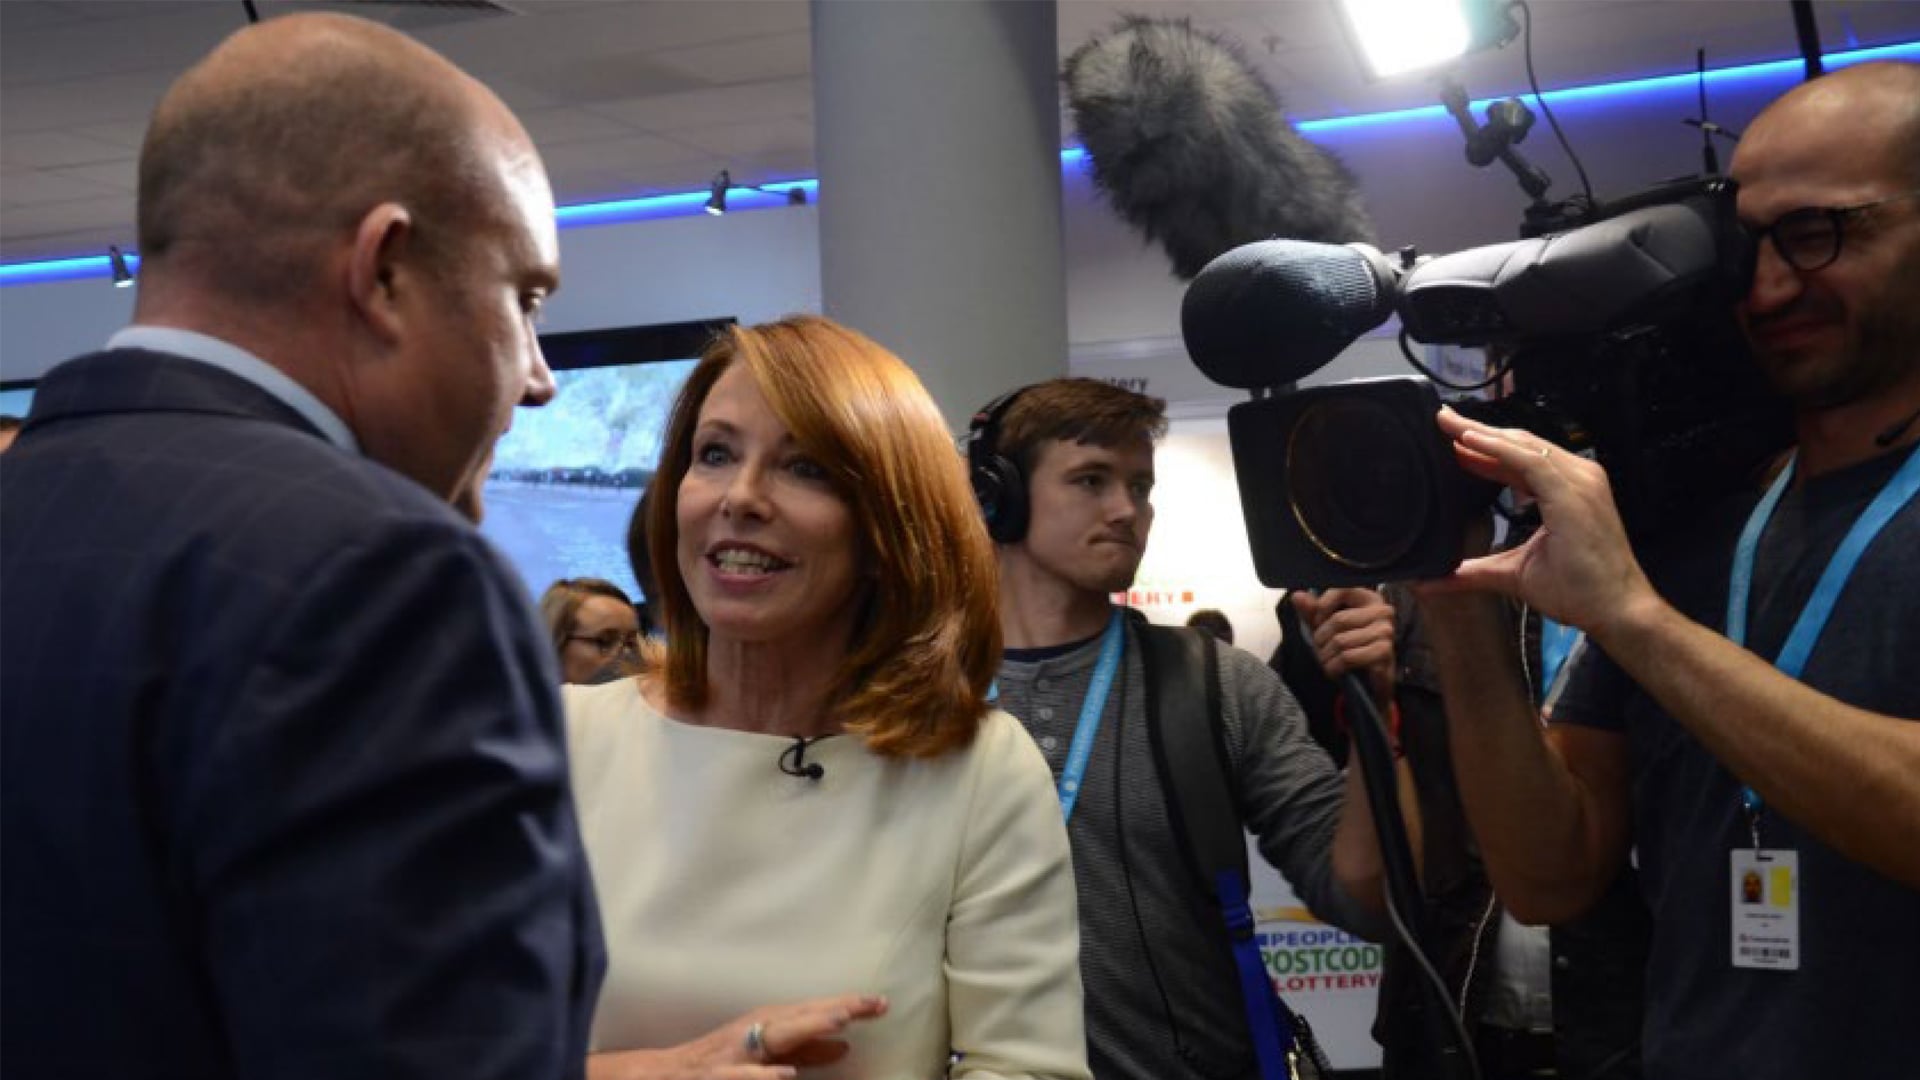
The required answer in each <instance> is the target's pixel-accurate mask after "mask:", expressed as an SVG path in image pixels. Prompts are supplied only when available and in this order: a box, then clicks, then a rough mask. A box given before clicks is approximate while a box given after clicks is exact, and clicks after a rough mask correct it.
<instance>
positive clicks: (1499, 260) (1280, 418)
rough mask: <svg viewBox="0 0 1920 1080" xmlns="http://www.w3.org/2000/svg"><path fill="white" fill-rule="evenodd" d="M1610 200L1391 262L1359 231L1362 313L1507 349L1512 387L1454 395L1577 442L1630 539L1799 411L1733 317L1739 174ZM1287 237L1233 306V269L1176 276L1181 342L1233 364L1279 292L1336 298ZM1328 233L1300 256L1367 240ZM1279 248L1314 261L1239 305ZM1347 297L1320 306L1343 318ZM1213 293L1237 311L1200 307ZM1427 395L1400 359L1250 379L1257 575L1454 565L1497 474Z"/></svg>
mask: <svg viewBox="0 0 1920 1080" xmlns="http://www.w3.org/2000/svg"><path fill="white" fill-rule="evenodd" d="M1609 215H1610V216H1609V217H1608V218H1606V219H1604V220H1602V221H1600V222H1597V223H1595V224H1593V225H1588V226H1583V227H1581V228H1579V229H1575V230H1572V231H1570V232H1567V233H1562V234H1557V235H1554V236H1547V237H1541V238H1536V239H1533V240H1526V241H1520V242H1518V243H1513V244H1502V245H1495V246H1492V247H1487V248H1477V249H1472V250H1470V251H1465V252H1460V253H1456V254H1453V255H1447V256H1441V257H1439V258H1434V259H1429V260H1415V259H1414V258H1412V257H1411V256H1406V255H1403V256H1402V257H1401V260H1400V263H1399V265H1398V266H1395V265H1393V264H1392V263H1390V262H1388V261H1387V260H1386V259H1384V258H1383V257H1380V256H1378V255H1377V254H1374V253H1370V252H1369V253H1365V256H1364V257H1365V260H1366V263H1367V266H1368V267H1369V269H1370V272H1371V274H1372V276H1373V279H1374V281H1375V284H1376V285H1377V287H1378V290H1379V295H1377V296H1374V297H1370V298H1367V299H1366V301H1365V302H1366V303H1367V304H1368V305H1371V306H1370V307H1368V308H1367V311H1368V312H1369V314H1368V315H1367V316H1366V317H1367V318H1373V315H1372V314H1371V312H1373V311H1376V310H1387V309H1389V308H1390V310H1391V311H1393V312H1395V313H1397V314H1399V316H1400V318H1401V322H1402V325H1403V327H1404V330H1405V333H1406V335H1407V336H1408V337H1410V338H1412V339H1414V340H1417V341H1423V342H1429V343H1446V344H1458V345H1467V346H1484V347H1487V348H1488V349H1489V351H1490V352H1491V353H1492V354H1495V355H1499V356H1501V357H1503V362H1502V364H1501V365H1500V366H1501V368H1502V369H1503V371H1504V373H1505V374H1507V375H1508V376H1510V379H1511V387H1510V389H1509V390H1508V392H1506V393H1505V394H1503V395H1502V396H1500V397H1498V398H1496V399H1494V400H1490V401H1480V400H1468V401H1460V402H1455V403H1453V408H1455V409H1456V410H1457V411H1459V412H1461V413H1463V414H1466V415H1469V416H1472V417H1474V418H1475V419H1479V420H1483V421H1485V422H1487V423H1490V424H1494V425H1497V426H1501V427H1519V428H1525V429H1527V430H1529V431H1532V432H1534V433H1535V434H1538V435H1540V436H1542V437H1544V438H1546V439H1548V440H1550V441H1552V442H1554V443H1556V444H1558V445H1561V446H1564V447H1567V448H1568V449H1570V450H1572V451H1575V452H1580V453H1591V454H1592V455H1593V456H1594V457H1595V458H1596V459H1597V460H1598V461H1599V462H1600V464H1601V465H1602V466H1603V467H1605V468H1606V470H1607V474H1608V478H1609V481H1610V483H1611V484H1612V486H1613V489H1614V495H1615V501H1616V504H1617V505H1618V507H1619V509H1620V512H1621V517H1622V519H1623V522H1624V523H1625V525H1626V527H1627V530H1628V534H1629V536H1630V538H1632V539H1633V540H1634V541H1635V543H1642V542H1644V541H1646V540H1647V539H1648V538H1650V537H1652V536H1654V535H1656V534H1657V533H1658V532H1659V531H1660V530H1661V529H1662V528H1664V527H1666V526H1668V525H1670V524H1676V523H1683V522H1685V521H1686V520H1687V516H1688V515H1689V514H1690V513H1691V512H1692V511H1694V510H1695V509H1697V508H1698V507H1699V506H1701V505H1703V504H1704V500H1708V499H1711V498H1713V497H1715V496H1717V495H1719V494H1723V493H1725V492H1728V491H1731V490H1732V489H1734V488H1735V487H1737V486H1739V485H1741V484H1744V483H1747V482H1749V480H1750V478H1751V477H1752V476H1753V475H1754V474H1755V472H1757V471H1758V469H1759V468H1760V467H1762V466H1763V465H1764V464H1765V463H1766V461H1767V460H1769V459H1770V458H1771V457H1772V456H1773V455H1774V454H1776V453H1777V452H1778V451H1779V450H1781V449H1782V448H1784V447H1785V446H1786V445H1787V444H1788V443H1789V442H1790V440H1791V427H1790V424H1789V418H1788V411H1787V407H1786V404H1785V403H1784V402H1783V401H1780V400H1779V399H1777V398H1776V397H1775V396H1774V395H1772V394H1771V393H1770V391H1769V390H1768V389H1767V387H1766V386H1765V384H1764V382H1763V380H1762V378H1761V375H1760V373H1759V371H1758V369H1757V367H1756V366H1755V365H1754V363H1753V362H1752V360H1751V357H1750V356H1749V354H1748V351H1747V348H1746V345H1745V342H1744V341H1743V339H1742V337H1741V335H1740V333H1739V331H1738V328H1737V326H1736V325H1735V323H1734V320H1733V314H1732V309H1733V304H1734V302H1735V301H1736V300H1737V298H1738V297H1739V296H1740V295H1741V294H1742V293H1743V291H1744V290H1745V288H1746V286H1747V283H1748V282H1749V281H1750V280H1751V274H1752V253H1753V248H1752V241H1751V239H1750V238H1749V237H1748V236H1747V235H1746V233H1745V232H1744V230H1741V229H1740V228H1739V226H1738V223H1737V222H1736V221H1735V220H1734V216H1733V198H1732V190H1731V186H1730V185H1728V184H1725V183H1724V182H1719V181H1709V182H1701V181H1693V182H1689V183H1685V184H1679V185H1671V186H1668V187H1665V188H1660V189H1656V190H1655V191H1653V192H1650V193H1647V194H1645V195H1642V196H1638V197H1636V198H1634V199H1631V200H1627V201H1623V202H1621V203H1618V204H1615V205H1614V206H1613V207H1612V208H1610V210H1609ZM1291 243H1292V242H1286V241H1273V242H1268V245H1267V246H1266V249H1265V250H1264V251H1263V252H1260V253H1257V254H1260V256H1261V258H1262V259H1264V261H1265V263H1266V266H1265V267H1264V268H1263V269H1262V270H1261V271H1260V273H1259V276H1258V278H1257V280H1256V279H1255V277H1254V275H1251V274H1248V273H1247V272H1245V271H1240V272H1239V279H1238V280H1240V282H1241V283H1242V284H1245V283H1247V282H1250V281H1251V282H1253V283H1254V287H1252V288H1243V289H1242V290H1240V293H1239V295H1238V296H1236V298H1235V302H1234V306H1232V307H1228V306H1224V305H1222V304H1221V303H1220V302H1219V301H1218V299H1217V298H1218V297H1220V296H1222V295H1226V294H1227V293H1228V292H1230V291H1231V290H1229V289H1223V288H1221V287H1220V283H1219V282H1214V283H1212V287H1211V288H1212V291H1211V294H1210V295H1211V297H1212V298H1213V299H1212V300H1211V301H1209V298H1208V294H1201V296H1200V297H1199V298H1198V302H1196V294H1195V293H1193V292H1190V293H1189V298H1188V304H1187V309H1186V311H1185V313H1184V316H1185V319H1186V321H1187V338H1188V344H1189V349H1190V351H1192V352H1193V354H1194V358H1195V362H1196V364H1198V365H1199V366H1201V367H1202V369H1203V370H1206V371H1207V373H1208V374H1209V375H1210V376H1214V377H1215V378H1216V381H1227V382H1229V384H1230V385H1247V383H1248V381H1249V379H1250V373H1251V372H1253V371H1254V370H1256V367H1255V365H1256V364H1257V363H1258V358H1257V356H1256V355H1255V353H1256V352H1257V349H1251V348H1249V344H1248V343H1249V342H1251V341H1254V340H1256V339H1258V338H1259V337H1260V336H1261V335H1263V334H1264V335H1268V336H1269V337H1270V338H1271V335H1272V334H1273V333H1274V332H1275V331H1276V330H1278V329H1279V328H1280V327H1281V326H1282V325H1284V323H1285V321H1286V316H1288V315H1289V314H1298V312H1292V311H1290V310H1289V309H1302V310H1308V309H1311V308H1312V307H1313V306H1315V305H1320V306H1325V305H1326V304H1328V303H1330V302H1331V301H1328V300H1326V299H1325V297H1326V296H1327V295H1328V292H1327V290H1325V289H1321V288H1313V287H1310V286H1311V285H1312V282H1313V279H1314V278H1315V277H1316V276H1318V271H1319V268H1320V265H1321V264H1320V263H1318V262H1310V263H1301V262H1300V261H1299V256H1298V255H1297V254H1296V253H1294V251H1293V249H1291V248H1287V249H1282V248H1281V247H1279V246H1278V245H1287V244H1291ZM1297 246H1298V245H1296V247H1297ZM1250 247H1260V246H1259V245H1254V246H1250ZM1314 247H1322V246H1319V245H1314ZM1340 251H1341V249H1335V248H1325V249H1324V250H1323V251H1321V252H1314V253H1309V255H1308V257H1309V258H1310V259H1312V260H1325V261H1326V264H1327V265H1333V264H1334V263H1335V262H1338V263H1339V264H1340V268H1341V269H1343V270H1346V269H1350V267H1349V266H1348V265H1347V263H1348V261H1349V260H1351V259H1358V258H1361V257H1362V256H1358V255H1356V256H1344V255H1342V256H1340V257H1338V258H1337V259H1336V258H1335V257H1334V256H1333V255H1331V254H1329V253H1337V252H1340ZM1234 254H1235V253H1229V255H1227V256H1223V257H1222V259H1223V260H1227V259H1231V258H1233V257H1234ZM1241 258H1242V265H1245V264H1246V263H1247V258H1246V255H1245V254H1243V255H1242V257H1241ZM1276 261H1283V262H1286V263H1287V265H1288V266H1289V268H1296V267H1299V266H1303V265H1304V266H1308V267H1309V270H1308V271H1307V272H1291V273H1283V274H1279V275H1277V277H1278V278H1295V279H1298V280H1300V281H1302V282H1306V283H1307V284H1305V285H1302V286H1300V287H1299V289H1298V291H1297V292H1291V293H1285V294H1272V295H1268V296H1267V297H1266V300H1267V301H1268V303H1267V305H1266V306H1265V307H1263V308H1260V309H1258V311H1257V313H1253V314H1249V313H1250V312H1254V311H1255V309H1254V308H1252V307H1251V306H1250V305H1251V304H1252V303H1253V302H1254V301H1255V300H1256V299H1257V298H1258V293H1259V291H1260V290H1261V289H1266V290H1268V291H1269V293H1271V291H1272V289H1273V285H1272V282H1273V280H1275V279H1276V275H1275V274H1274V273H1273V270H1272V267H1273V265H1274V264H1275V262H1276ZM1211 269H1212V267H1209V270H1211ZM1206 273H1207V272H1205V271H1203V273H1202V276H1201V279H1197V280H1196V281H1195V289H1196V290H1198V289H1201V288H1202V285H1203V282H1204V279H1205V278H1206ZM1347 284H1348V285H1349V287H1350V285H1351V283H1350V282H1348V283H1347ZM1349 291H1350V288H1349ZM1359 303H1360V302H1359V301H1354V303H1353V306H1352V307H1351V308H1350V309H1349V310H1343V311H1340V312H1335V313H1334V317H1332V318H1319V319H1317V322H1318V323H1319V324H1321V325H1325V324H1328V323H1332V324H1336V325H1343V326H1346V327H1349V328H1351V327H1352V325H1353V320H1352V319H1351V318H1350V317H1349V316H1351V315H1352V313H1353V312H1357V311H1359V310H1361V309H1360V307H1359ZM1276 309H1277V310H1276ZM1209 314H1212V315H1217V316H1220V317H1223V318H1226V319H1228V320H1236V321H1233V322H1232V325H1231V326H1228V327H1225V328H1224V329H1223V328H1222V327H1220V326H1217V325H1216V326H1208V325H1205V324H1206V323H1207V321H1208V316H1209ZM1316 314H1317V313H1316ZM1382 317H1383V316H1382ZM1343 320H1344V321H1343ZM1374 321H1375V322H1377V321H1378V319H1375V320H1374ZM1356 333H1357V331H1356ZM1229 340H1230V341H1232V342H1233V343H1234V348H1235V349H1236V350H1238V351H1236V352H1233V353H1231V354H1228V353H1226V352H1224V351H1222V350H1221V349H1218V348H1215V349H1214V351H1212V352H1208V351H1207V350H1208V343H1209V342H1223V341H1229ZM1280 340H1284V338H1282V339H1280ZM1325 359H1331V357H1330V356H1329V357H1326V358H1325ZM1321 362H1324V360H1321ZM1278 365H1279V367H1280V368H1282V369H1283V373H1286V374H1290V375H1293V376H1294V377H1298V374H1299V373H1298V370H1297V369H1298V368H1299V367H1300V366H1301V361H1300V360H1299V358H1295V357H1282V358H1281V359H1280V360H1279V361H1278ZM1290 365H1291V366H1290ZM1313 366H1316V367H1317V366H1318V364H1317V363H1316V364H1314V365H1313ZM1216 372H1221V373H1225V374H1226V375H1227V376H1228V377H1227V378H1225V379H1222V378H1220V376H1219V375H1217V374H1216ZM1276 381H1278V380H1276ZM1289 381H1290V380H1289ZM1440 405H1441V398H1440V395H1439V392H1438V390H1437V389H1436V388H1435V387H1434V385H1433V384H1432V383H1430V382H1427V381H1424V380H1420V379H1414V378H1401V379H1375V380H1362V381H1356V382H1348V383H1340V384H1335V385H1332V386H1323V387H1318V388H1314V389H1310V390H1293V389H1291V388H1290V387H1282V388H1279V389H1274V390H1263V389H1256V397H1255V400H1253V401H1249V402H1245V403H1242V404H1240V405H1236V406H1234V407H1233V408H1232V409H1231V410H1230V411H1229V413H1228V429H1229V432H1230V436H1231V439H1232V445H1233V457H1234V469H1235V472H1236V474H1237V476H1238V480H1239V487H1240V496H1241V506H1242V509H1243V512H1244V514H1245V517H1246V522H1247V533H1248V539H1249V541H1250V545H1251V548H1252V552H1253V560H1254V567H1255V571H1256V572H1257V573H1258V575H1259V577H1260V579H1261V581H1263V582H1264V583H1266V584H1267V585H1269V586H1273V587H1285V588H1299V587H1320V586H1336V585H1373V584H1378V583H1380V582H1384V581H1394V580H1405V579H1412V578H1423V577H1435V576H1440V575H1443V574H1445V573H1447V572H1449V571H1451V570H1452V569H1453V568H1454V567H1455V566H1457V565H1458V564H1459V561H1460V559H1461V556H1462V551H1461V548H1462V542H1463V539H1464V537H1465V533H1466V525H1467V522H1468V519H1469V517H1470V515H1473V514H1477V513H1483V512H1485V510H1486V507H1487V506H1488V505H1489V504H1490V503H1491V502H1492V500H1493V498H1494V496H1495V495H1496V494H1497V493H1498V489H1497V488H1496V487H1495V486H1494V485H1492V484H1490V483H1487V482H1485V481H1481V480H1479V479H1477V478H1474V477H1472V476H1469V475H1468V474H1467V473H1465V472H1464V471H1462V470H1461V469H1460V468H1459V466H1458V465H1457V464H1456V463H1455V461H1454V457H1453V451H1452V447H1451V445H1450V444H1449V442H1448V440H1447V439H1446V438H1445V437H1444V436H1443V435H1442V434H1441V432H1440V430H1439V428H1438V427H1437V426H1436V425H1435V423H1434V414H1435V412H1436V411H1438V409H1439V407H1440Z"/></svg>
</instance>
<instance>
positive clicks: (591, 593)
mask: <svg viewBox="0 0 1920 1080" xmlns="http://www.w3.org/2000/svg"><path fill="white" fill-rule="evenodd" d="M540 617H541V619H542V620H544V621H545V622H546V624H547V631H548V633H550V634H552V635H553V649H554V652H556V653H558V654H559V656H560V681H561V682H563V683H598V682H606V681H608V680H609V679H617V678H619V677H621V676H623V675H632V674H634V673H635V672H637V671H638V670H639V663H640V652H639V650H640V616H639V614H638V613H637V612H635V611H634V607H633V601H632V600H630V599H628V598H627V594H626V593H625V592H624V591H623V590H622V589H621V588H620V586H618V585H615V584H614V583H613V582H611V581H605V580H602V579H601V578H590V577H582V578H561V579H560V580H559V581H556V582H554V583H553V584H552V585H549V586H548V587H547V591H546V594H545V595H543V596H542V597H540Z"/></svg>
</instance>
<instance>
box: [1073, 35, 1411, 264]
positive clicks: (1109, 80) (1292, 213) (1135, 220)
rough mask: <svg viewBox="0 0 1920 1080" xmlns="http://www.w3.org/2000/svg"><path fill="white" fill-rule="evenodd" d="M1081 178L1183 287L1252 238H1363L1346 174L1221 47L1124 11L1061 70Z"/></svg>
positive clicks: (1366, 222) (1210, 38)
mask: <svg viewBox="0 0 1920 1080" xmlns="http://www.w3.org/2000/svg"><path fill="white" fill-rule="evenodd" d="M1062 79H1063V81H1064V82H1065V83H1066V88H1067V101H1068V104H1069V105H1070V106H1071V107H1072V109H1073V118H1074V124H1075V126H1076V127H1078V128H1079V130H1080V141H1081V145H1083V146H1085V147H1086V150H1087V155H1088V156H1089V157H1091V158H1092V159H1093V180H1094V183H1095V184H1096V185H1097V186H1098V187H1099V188H1100V189H1101V190H1102V191H1104V192H1106V194H1107V197H1108V198H1109V199H1110V200H1111V201H1112V203H1113V205H1114V208H1115V209H1117V210H1118V211H1119V212H1120V216H1121V217H1122V218H1124V219H1125V220H1126V221H1127V222H1128V223H1129V224H1131V225H1133V226H1135V227H1137V228H1139V229H1140V230H1141V231H1142V232H1144V233H1146V236H1147V239H1148V240H1150V241H1154V240H1157V241H1159V242H1160V244H1161V245H1162V246H1164V247H1165V248H1166V250H1167V254H1168V255H1169V256H1171V257H1172V259H1173V272H1174V274H1175V276H1177V277H1179V278H1180V279H1181V280H1183V281H1184V280H1191V279H1192V278H1193V276H1194V275H1195V274H1198V273H1199V272H1200V269H1201V267H1204V266H1205V265H1207V263H1208V262H1209V261H1210V260H1212V259H1213V258H1214V257H1215V256H1217V255H1220V254H1223V253H1225V252H1227V251H1229V250H1232V249H1233V248H1235V247H1238V246H1240V245H1241V244H1246V243H1251V242H1253V241H1255V240H1267V239H1272V238H1275V237H1284V238H1288V239H1294V240H1312V241H1318V242H1322V243H1333V244H1339V243H1347V242H1349V241H1370V240H1371V239H1372V238H1373V235H1372V234H1373V224H1372V222H1371V220H1370V219H1369V218H1368V216H1367V212H1366V209H1365V207H1364V206H1363V205H1362V204H1361V201H1360V192H1359V189H1358V186H1357V184H1356V183H1355V181H1354V178H1353V174H1352V173H1350V172H1348V171H1347V169H1346V167H1345V166H1344V165H1342V164H1340V162H1339V161H1338V160H1336V159H1335V158H1334V157H1333V156H1332V155H1331V154H1329V153H1327V152H1326V151H1324V150H1322V149H1320V148H1319V147H1317V146H1314V145H1313V144H1312V143H1309V142H1308V141H1307V140H1306V139H1304V138H1302V137H1301V136H1300V134H1299V133H1298V132H1296V131H1294V130H1293V126H1292V125H1291V124H1289V123H1288V122H1287V118H1286V117H1285V116H1284V115H1282V114H1281V111H1280V103H1279V100H1278V99H1277V98H1276V97H1275V95H1274V92H1273V90H1272V88H1271V87H1269V86H1268V85H1267V83H1266V80H1265V79H1262V78H1261V77H1260V74H1259V73H1258V72H1257V71H1255V70H1254V68H1253V66H1252V65H1251V64H1249V63H1248V62H1247V60H1246V58H1245V57H1244V56H1243V55H1242V54H1241V52H1240V50H1239V49H1238V48H1237V47H1236V46H1235V45H1234V44H1233V43H1232V42H1230V41H1228V40H1227V39H1225V38H1223V37H1220V36H1218V35H1215V34H1210V33H1207V32H1205V31H1201V30H1195V29H1194V28H1193V26H1192V24H1191V23H1189V22H1188V21H1187V20H1185V19H1179V20H1156V19H1148V18H1143V17H1141V16H1137V15H1135V16H1129V17H1127V18H1125V19H1123V20H1121V22H1120V25H1119V26H1118V27H1116V28H1115V29H1114V30H1113V32H1111V33H1109V34H1106V35H1104V36H1100V37H1095V38H1094V39H1093V40H1091V41H1089V42H1087V43H1086V44H1085V45H1082V46H1081V47H1080V48H1079V49H1077V50H1075V51H1074V53H1073V55H1072V56H1070V57H1068V58H1067V62H1066V64H1065V66H1064V68H1063V69H1062Z"/></svg>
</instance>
